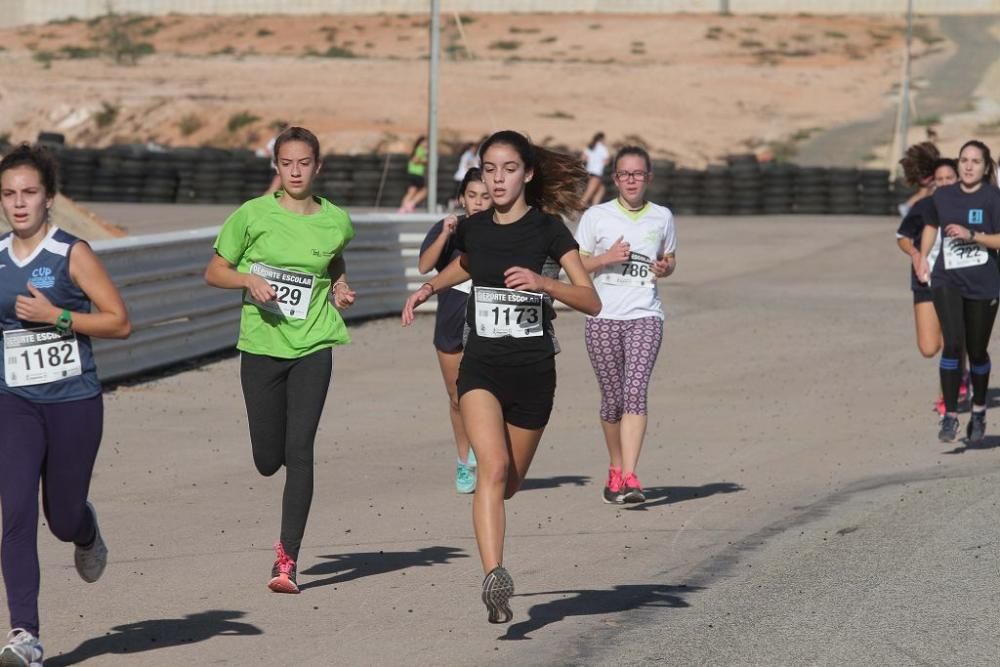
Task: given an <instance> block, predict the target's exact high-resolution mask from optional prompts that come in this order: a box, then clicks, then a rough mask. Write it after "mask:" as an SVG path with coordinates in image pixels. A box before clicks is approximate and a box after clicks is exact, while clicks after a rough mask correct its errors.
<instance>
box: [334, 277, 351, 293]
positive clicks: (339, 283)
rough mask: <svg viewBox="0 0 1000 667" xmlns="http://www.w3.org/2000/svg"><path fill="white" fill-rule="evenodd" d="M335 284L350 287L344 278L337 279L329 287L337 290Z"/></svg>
mask: <svg viewBox="0 0 1000 667" xmlns="http://www.w3.org/2000/svg"><path fill="white" fill-rule="evenodd" d="M337 285H343V286H344V287H346V288H348V289H350V288H351V286H350V285H348V284H347V281H346V280H338V281H337V282H335V283H334V284H333V287H331V288H330V289H332V290H333V291H337Z"/></svg>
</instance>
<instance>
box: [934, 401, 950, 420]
mask: <svg viewBox="0 0 1000 667" xmlns="http://www.w3.org/2000/svg"><path fill="white" fill-rule="evenodd" d="M934 411H935V412H937V413H938V416H939V417H944V413H946V412H948V408H946V407H944V396H938V399H937V400H936V401H934Z"/></svg>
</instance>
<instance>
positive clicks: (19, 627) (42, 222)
mask: <svg viewBox="0 0 1000 667" xmlns="http://www.w3.org/2000/svg"><path fill="white" fill-rule="evenodd" d="M56 181H57V178H56V164H55V161H54V159H53V158H52V157H51V156H50V155H49V154H48V153H47V152H46V151H44V150H43V149H40V148H31V147H29V146H27V145H22V146H20V147H19V148H16V149H15V150H14V151H13V152H11V153H9V154H8V155H7V156H6V157H5V158H4V159H3V160H2V161H0V203H2V206H3V213H4V217H5V218H6V220H7V222H8V223H9V224H10V226H11V228H12V230H13V231H11V232H9V233H7V234H5V235H3V236H0V328H2V330H3V354H2V355H0V506H2V509H3V549H2V558H0V560H2V566H3V580H4V587H5V588H6V593H7V606H8V608H9V611H10V625H11V628H12V629H11V631H10V632H9V633H8V635H7V644H6V645H5V646H3V647H2V648H0V665H2V666H3V667H7V666H9V665H15V666H18V667H20V666H24V667H35V666H40V665H41V664H42V659H43V656H42V646H41V644H40V643H39V640H38V636H39V633H38V626H39V620H38V589H39V581H40V574H39V566H38V543H37V542H38V487H39V484H41V486H42V493H43V494H44V500H45V504H44V506H45V518H46V520H47V521H48V524H49V529H50V530H51V531H52V533H53V534H54V535H55V536H56V537H57V538H59V539H60V540H62V541H63V542H73V543H74V545H75V553H74V561H75V564H76V571H77V572H78V573H79V574H80V577H81V578H82V579H83V580H84V581H86V582H94V581H97V579H98V578H100V576H101V574H102V573H103V572H104V566H105V565H106V564H107V555H108V550H107V547H106V546H105V544H104V541H103V539H101V532H100V530H99V529H98V526H97V515H96V513H95V511H94V507H93V505H91V504H90V503H89V502H87V492H88V490H89V487H90V476H91V472H92V471H93V468H94V461H95V459H96V458H97V449H98V447H99V445H100V442H101V431H102V428H103V413H104V408H103V402H102V398H101V384H100V381H99V380H98V378H97V372H96V368H95V365H94V356H93V354H92V352H91V347H90V337H91V336H95V337H98V338H125V337H127V336H128V335H129V334H130V333H131V325H130V324H129V320H128V314H127V312H126V309H125V304H124V302H123V301H122V298H121V296H120V295H119V294H118V290H117V289H115V286H114V285H113V284H112V283H111V279H110V278H109V277H108V274H107V272H106V271H105V270H104V267H103V266H102V264H101V262H100V260H98V259H97V256H96V255H94V252H93V251H92V250H91V249H90V246H88V245H87V244H86V243H85V242H82V241H81V240H80V239H78V238H76V237H75V236H73V235H71V234H67V233H66V232H64V231H62V230H61V229H58V228H57V227H56V226H55V225H53V224H52V223H51V222H50V221H49V210H50V209H51V207H52V203H53V201H54V198H55V195H56ZM91 304H93V306H94V307H95V312H93V313H91Z"/></svg>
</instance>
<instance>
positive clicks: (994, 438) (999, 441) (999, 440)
mask: <svg viewBox="0 0 1000 667" xmlns="http://www.w3.org/2000/svg"><path fill="white" fill-rule="evenodd" d="M997 447H1000V435H988V436H986V437H985V438H983V441H982V442H980V443H979V444H978V445H970V444H969V442H968V441H967V440H965V439H963V440H962V442H961V443H959V444H958V445H957V446H956V447H955V449H951V450H948V451H947V452H941V453H942V454H964V453H966V452H974V451H977V450H982V449H996V448H997Z"/></svg>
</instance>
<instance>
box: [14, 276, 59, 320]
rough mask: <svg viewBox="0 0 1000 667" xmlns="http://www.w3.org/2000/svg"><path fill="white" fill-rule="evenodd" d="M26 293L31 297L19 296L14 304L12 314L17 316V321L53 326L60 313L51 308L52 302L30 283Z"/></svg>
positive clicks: (53, 307)
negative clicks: (43, 323)
mask: <svg viewBox="0 0 1000 667" xmlns="http://www.w3.org/2000/svg"><path fill="white" fill-rule="evenodd" d="M28 292H30V293H31V296H24V295H23V294H21V295H19V296H18V297H17V301H16V302H15V304H14V314H15V315H17V319H19V320H21V321H22V322H46V323H48V324H55V323H56V319H58V318H59V314H60V313H61V312H62V311H61V310H60V309H58V308H56V307H55V306H53V305H52V302H51V301H49V300H48V298H47V297H46V296H45V295H44V294H42V293H41V292H40V291H39V290H38V289H36V288H35V286H34V285H32V284H31V283H28Z"/></svg>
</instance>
